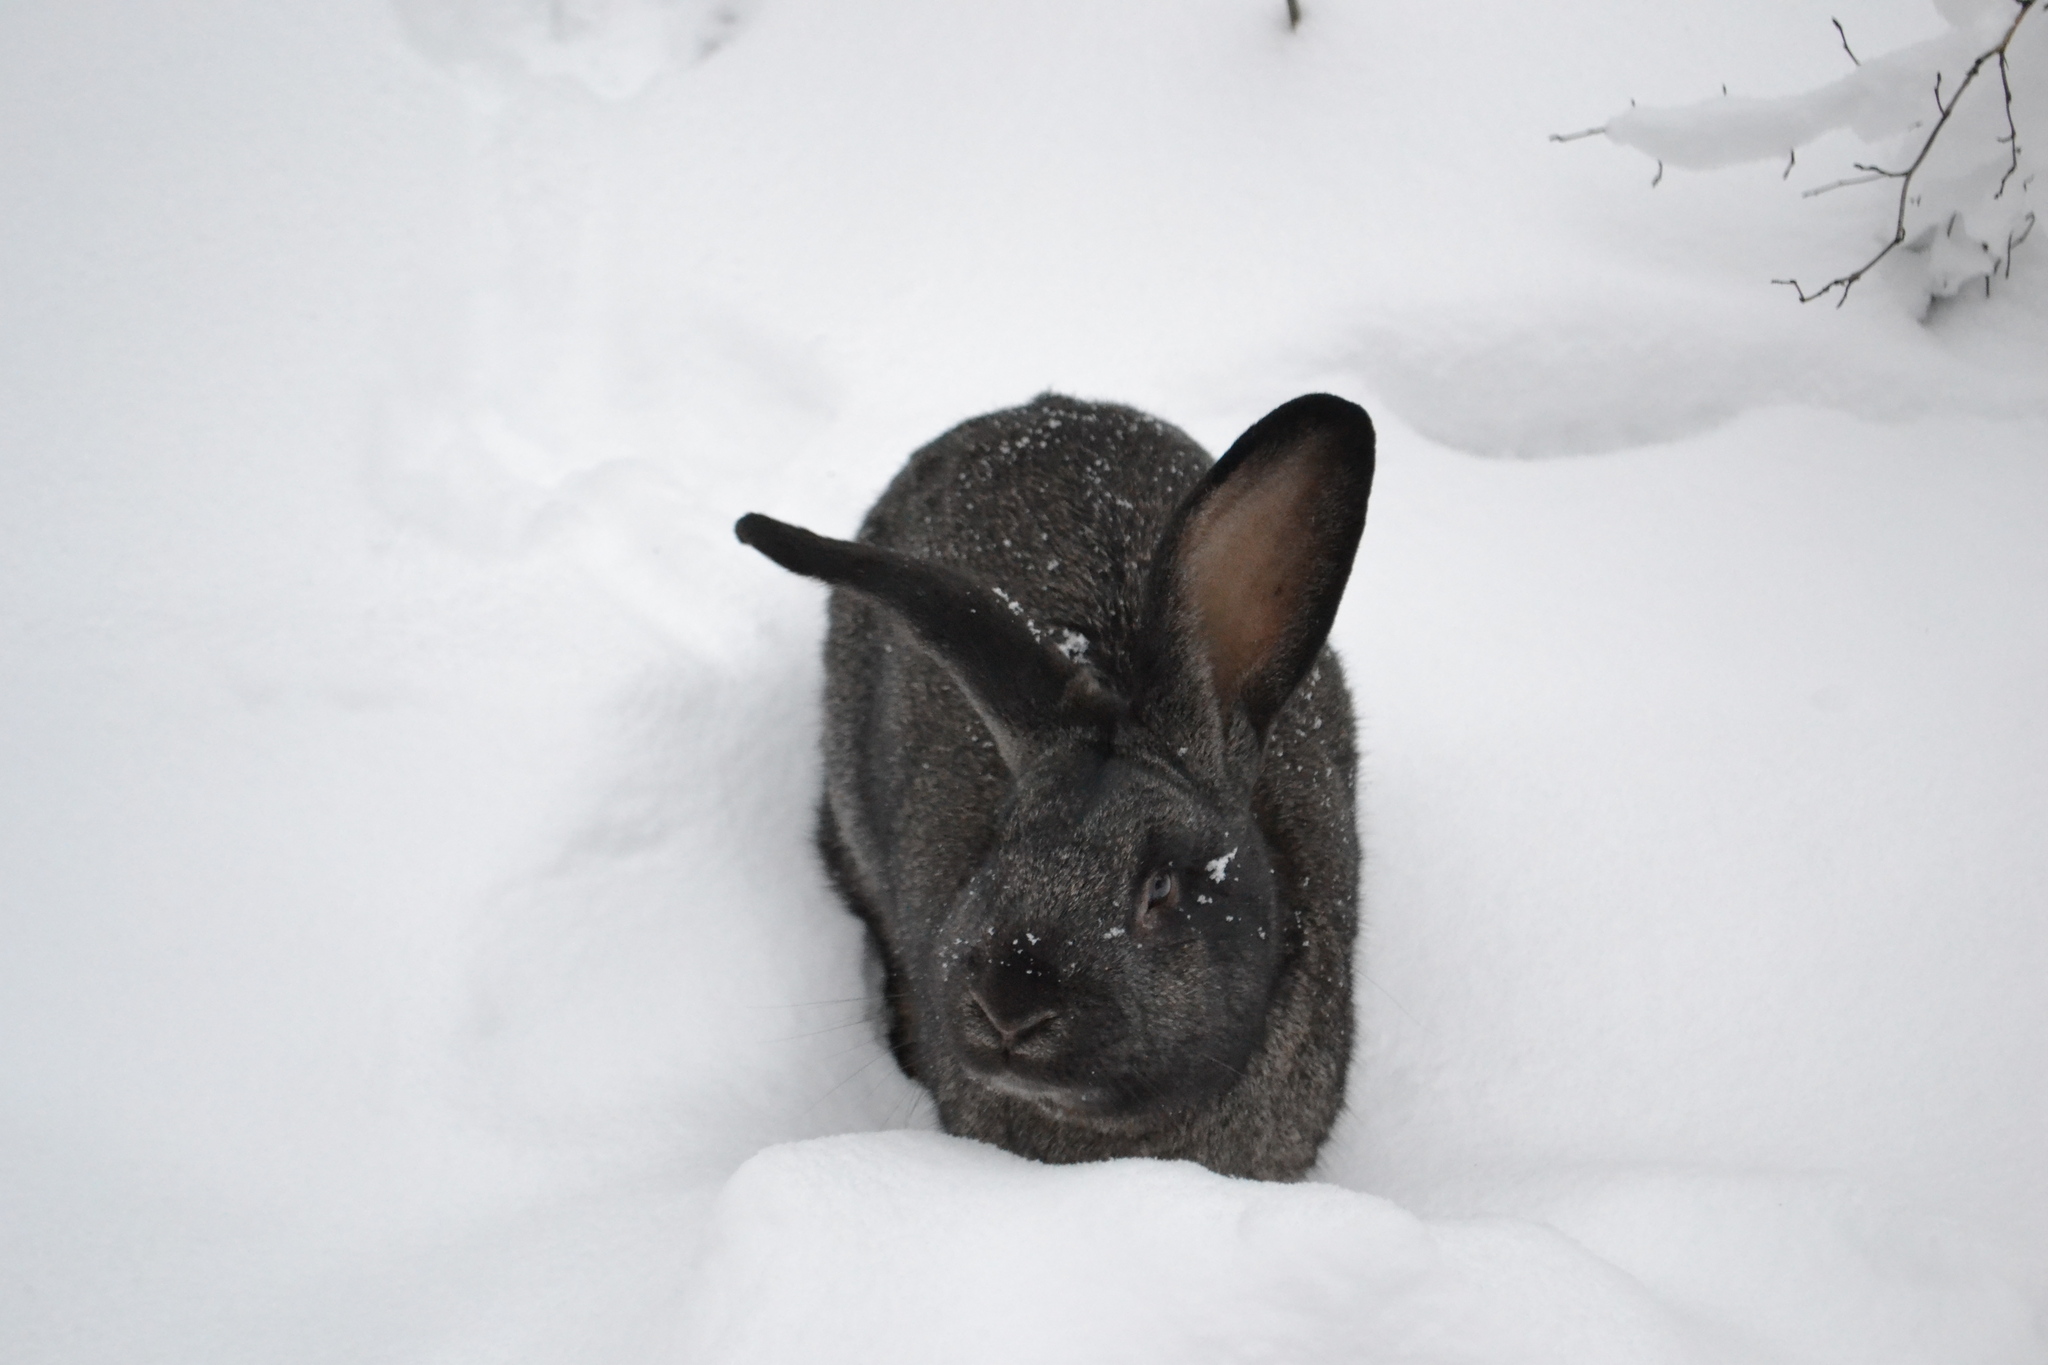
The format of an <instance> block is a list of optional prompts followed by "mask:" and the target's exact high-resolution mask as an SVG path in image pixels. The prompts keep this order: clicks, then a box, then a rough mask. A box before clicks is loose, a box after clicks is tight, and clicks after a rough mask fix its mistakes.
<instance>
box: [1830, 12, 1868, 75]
mask: <svg viewBox="0 0 2048 1365" xmlns="http://www.w3.org/2000/svg"><path fill="white" fill-rule="evenodd" d="M1828 22H1829V23H1831V24H1833V25H1834V26H1835V35H1836V36H1837V37H1839V38H1840V39H1841V40H1842V51H1844V52H1846V53H1848V54H1849V60H1850V61H1852V62H1855V63H1856V65H1858V66H1861V65H1863V61H1862V59H1861V58H1860V57H1858V56H1857V55H1856V50H1855V49H1854V48H1852V47H1850V46H1849V34H1848V33H1847V31H1846V30H1844V29H1843V28H1842V21H1841V20H1840V19H1830V20H1828Z"/></svg>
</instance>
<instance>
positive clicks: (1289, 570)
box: [1181, 459, 1317, 709]
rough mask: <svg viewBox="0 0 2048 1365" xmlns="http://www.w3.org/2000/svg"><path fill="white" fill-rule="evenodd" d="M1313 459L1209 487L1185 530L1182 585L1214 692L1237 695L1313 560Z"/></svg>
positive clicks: (1279, 632)
mask: <svg viewBox="0 0 2048 1365" xmlns="http://www.w3.org/2000/svg"><path fill="white" fill-rule="evenodd" d="M1315 465H1316V461H1315V460H1313V459H1290V460H1282V461H1280V462H1278V465H1277V467H1276V468H1273V469H1270V470H1266V471H1262V472H1261V473H1260V474H1259V475H1258V476H1256V477H1254V478H1247V477H1245V476H1244V475H1242V474H1241V475H1239V477H1238V478H1236V479H1232V480H1230V481H1229V482H1227V483H1226V484H1224V486H1223V487H1221V488H1219V489H1217V490H1216V492H1215V494H1214V495H1212V496H1211V498H1210V499H1209V502H1208V505H1207V506H1205V507H1203V508H1202V510H1201V512H1200V513H1199V514H1197V517H1196V520H1195V524H1194V525H1192V526H1190V527H1189V528H1188V529H1187V532H1186V533H1185V538H1184V539H1183V541H1182V544H1183V545H1184V546H1185V547H1186V548H1185V550H1184V551H1183V554H1182V559H1181V564H1182V568H1181V583H1182V590H1183V591H1184V592H1185V593H1186V594H1187V599H1186V600H1188V601H1189V602H1190V603H1191V604H1192V605H1193V606H1194V607H1195V609H1196V613H1197V615H1198V616H1199V618H1200V626H1199V631H1200V636H1201V639H1202V642H1203V645H1204V647H1205V648H1206V649H1207V651H1208V655H1209V667H1210V670H1211V673H1212V676H1213V678H1214V680H1215V685H1216V695H1217V696H1218V698H1220V699H1221V700H1222V702H1223V705H1224V706H1225V708H1226V709H1227V708H1229V707H1231V706H1234V705H1235V704H1236V703H1237V699H1238V695H1239V693H1240V692H1241V691H1242V690H1243V688H1244V685H1245V681H1246V679H1247V678H1248V677H1250V676H1251V675H1252V674H1253V673H1255V672H1256V671H1257V670H1258V669H1259V668H1260V667H1261V666H1262V665H1264V664H1265V663H1266V662H1267V661H1268V660H1270V659H1271V658H1272V657H1273V655H1274V653H1275V652H1276V651H1277V650H1278V649H1279V648H1280V646H1281V644H1282V643H1283V641H1284V639H1285V637H1286V634H1287V629H1288V627H1289V626H1290V625H1291V624H1293V622H1294V619H1295V613H1296V609H1297V608H1298V607H1299V606H1300V604H1301V597H1302V594H1303V592H1304V591H1306V590H1307V588H1308V586H1309V582H1310V579H1311V578H1312V577H1313V574H1312V569H1313V566H1314V564H1315V562H1316V542H1315V535H1314V521H1315V517H1314V497H1315V491H1316V487H1317V484H1316V480H1315V477H1314V475H1315Z"/></svg>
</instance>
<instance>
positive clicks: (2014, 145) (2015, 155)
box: [1991, 48, 2020, 259]
mask: <svg viewBox="0 0 2048 1365" xmlns="http://www.w3.org/2000/svg"><path fill="white" fill-rule="evenodd" d="M1998 84H1999V86H2000V88H2001V89H2003V90H2004V91H2005V137H2004V138H2003V139H2002V141H2004V143H2005V146H2006V150H2007V152H2008V153H2009V154H2010V156H2011V160H2010V161H2008V162H2007V163H2006V167H2005V174H2004V175H2001V176H1999V177H1998V193H1996V194H1994V195H1992V196H1991V197H1992V198H1993V199H2003V198H2005V182H2006V181H2008V180H2010V179H2012V173H2013V172H2014V171H2016V170H2018V169H2019V168H2020V130H2019V128H2018V127H2017V126H2015V125H2014V123H2013V121H2012V75H2011V73H2010V72H2008V71H2007V70H2006V65H2005V49H2003V48H2000V49H1999V52H1998ZM2008 259H2010V258H2008Z"/></svg>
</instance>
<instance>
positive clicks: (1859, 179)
mask: <svg viewBox="0 0 2048 1365" xmlns="http://www.w3.org/2000/svg"><path fill="white" fill-rule="evenodd" d="M1885 178H1886V177H1885V173H1884V172H1883V171H1879V172H1877V173H1876V174H1874V175H1852V176H1850V177H1849V178H1848V179H1847V180H1831V181H1829V182H1828V183H1827V184H1825V185H1815V186H1814V187H1813V188H1812V189H1810V190H1801V191H1800V192H1799V197H1800V198H1801V199H1811V198H1813V196H1815V195H1816V194H1826V193H1827V192H1828V191H1829V190H1839V189H1845V188H1847V187H1848V186H1850V185H1868V184H1869V183H1870V182H1871V181H1873V180H1883V179H1885Z"/></svg>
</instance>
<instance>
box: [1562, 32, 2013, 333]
mask: <svg viewBox="0 0 2048 1365" xmlns="http://www.w3.org/2000/svg"><path fill="white" fill-rule="evenodd" d="M1937 3H1938V4H1939V5H1940V7H1941V10H1942V13H1943V14H1944V15H1945V16H1946V17H1947V18H1948V19H1949V21H1950V24H1951V27H1950V28H1949V30H1948V31H1947V32H1946V33H1943V34H1940V35H1939V36H1937V37H1934V38H1930V39H1928V40H1926V41H1925V42H1920V43H1915V44H1913V45H1912V46H1910V47H1904V48H1901V49H1899V50H1898V51H1896V52H1891V53H1887V54H1886V55H1884V56H1881V57H1873V58H1869V59H1859V58H1858V57H1857V55H1856V53H1855V51H1854V50H1853V49H1852V48H1851V47H1850V46H1849V37H1848V34H1847V32H1846V31H1845V30H1844V29H1843V28H1842V25H1841V23H1840V22H1839V21H1836V22H1835V31H1836V34H1837V35H1838V36H1839V37H1840V39H1841V42H1842V51H1843V52H1844V53H1845V54H1846V55H1847V56H1848V58H1849V60H1850V61H1851V62H1852V63H1854V64H1855V65H1854V67H1853V68H1852V69H1851V70H1850V71H1849V72H1848V73H1847V74H1846V75H1844V76H1842V77H1841V78H1840V79H1839V80H1836V81H1833V82H1830V83H1829V84H1827V85H1824V86H1822V87H1820V88H1819V89H1817V90H1811V91H1807V92H1806V93H1804V94H1799V95H1791V96H1787V97H1785V98H1782V99H1746V98H1741V97H1737V96H1726V95H1724V96H1723V97H1721V98H1719V99H1711V100H1705V101H1702V102H1700V103H1698V104H1691V105H1685V106H1682V107H1678V108H1665V109H1652V108H1635V107H1631V108H1629V109H1626V110H1624V111H1622V112H1621V113H1618V114H1616V115H1615V116H1614V117H1613V118H1610V119H1609V120H1607V122H1606V123H1604V124H1602V125H1600V126H1599V127H1597V128H1588V129H1585V130H1584V131H1582V132H1577V133H1564V134H1553V136H1552V141H1556V142H1569V141H1573V140H1575V139H1578V138H1585V137H1593V136H1596V135H1605V136H1606V137H1607V139H1608V140H1609V141H1611V142H1616V143H1619V144H1620V145H1622V146H1624V147H1633V148H1635V149H1636V150H1638V151H1640V152H1643V153H1645V154H1646V155H1648V156H1652V157H1655V158H1656V159H1657V161H1658V163H1659V164H1658V175H1659V177H1660V178H1661V177H1662V175H1663V168H1664V167H1665V166H1682V167H1687V168H1691V169H1699V170H1711V169H1715V168H1718V167H1723V166H1732V165H1737V164H1739V163H1742V162H1747V161H1762V160H1771V161H1776V160H1777V159H1779V158H1781V157H1782V158H1784V160H1785V172H1784V176H1785V177H1790V175H1791V173H1792V169H1793V167H1794V166H1795V165H1796V164H1797V161H1798V149H1799V148H1800V147H1803V146H1805V145H1806V144H1807V143H1809V142H1812V141H1813V140H1815V139H1816V138H1819V137H1821V136H1822V135H1824V134H1826V133H1831V132H1834V131H1836V130H1838V129H1847V130H1848V131H1850V132H1852V133H1854V134H1855V135H1856V136H1857V137H1858V138H1859V139H1861V140H1862V141H1864V142H1866V143H1881V142H1886V141H1891V142H1892V143H1893V147H1892V151H1891V154H1890V155H1889V156H1887V157H1880V158H1873V159H1872V160H1871V161H1869V162H1856V163H1853V165H1852V167H1851V169H1852V170H1853V171H1855V172H1856V173H1855V174H1853V175H1844V176H1841V177H1838V178H1837V179H1835V180H1833V181H1830V182H1828V183H1826V184H1822V185H1818V186H1815V187H1813V188H1810V189H1807V190H1805V191H1804V192H1803V197H1806V198H1812V197H1813V196H1814V195H1817V194H1825V193H1828V192H1829V191H1832V190H1838V189H1843V188H1846V187H1848V186H1852V185H1864V184H1871V183H1875V182H1878V181H1896V182H1897V184H1898V201H1897V208H1896V212H1895V214H1894V216H1893V222H1892V225H1891V226H1892V231H1891V235H1890V237H1889V239H1888V240H1886V241H1885V242H1884V244H1883V246H1881V247H1880V248H1879V249H1878V250H1877V252H1876V254H1874V255H1873V256H1871V257H1870V258H1869V259H1868V260H1866V261H1864V262H1863V263H1862V264H1861V265H1860V266H1857V267H1856V268H1855V269H1853V270H1848V271H1845V272H1843V273H1842V274H1840V275H1837V276H1836V277H1835V278H1833V279H1831V280H1829V281H1828V282H1827V283H1826V284H1824V285H1821V286H1820V287H1819V288H1817V289H1812V290H1809V289H1807V288H1806V287H1805V286H1804V285H1802V284H1800V282H1799V281H1798V280H1796V279H1787V280H1777V281H1774V283H1777V284H1786V285H1790V286H1791V287H1792V288H1793V289H1794V290H1795V291H1796V292H1797V293H1798V295H1799V300H1800V302H1802V303H1811V302H1813V301H1814V300H1816V299H1820V298H1825V297H1826V296H1827V295H1829V294H1831V293H1832V294H1835V295H1836V303H1837V305H1839V304H1841V303H1844V302H1847V300H1848V297H1849V291H1850V289H1852V288H1853V287H1854V286H1855V285H1856V283H1857V281H1859V280H1861V279H1862V278H1863V277H1864V276H1865V275H1866V274H1867V273H1868V272H1869V271H1870V270H1871V269H1873V268H1874V267H1875V266H1876V265H1877V263H1878V262H1880V261H1882V260H1884V259H1885V258H1886V257H1887V256H1889V255H1891V253H1892V252H1893V251H1894V250H1895V249H1897V248H1899V247H1904V248H1905V249H1906V251H1908V252H1909V253H1918V254H1920V255H1922V256H1923V257H1924V258H1925V264H1926V270H1927V280H1926V285H1927V291H1928V295H1929V296H1930V297H1946V296H1948V295H1952V294H1955V293H1957V292H1958V291H1960V290H1961V289H1962V288H1963V287H1965V286H1966V285H1969V284H1972V283H1975V282H1978V281H1981V282H1982V283H1983V286H1984V289H1985V291H1986V292H1987V293H1988V292H1989V291H1990V288H1991V281H1992V279H1994V278H1995V277H1997V276H1998V274H1999V273H2000V272H2001V271H2003V272H2004V273H2005V274H2006V275H2007V276H2008V277H2009V276H2010V274H2011V272H2012V250H2013V248H2014V247H2016V246H2018V245H2019V244H2020V243H2021V242H2023V241H2025V240H2026V238H2027V236H2028V234H2029V233H2030V232H2031V231H2032V230H2033V226H2034V214H2033V212H2032V211H2031V210H2030V209H2029V208H2028V207H2027V204H2026V198H2027V191H2028V189H2029V188H2030V187H2031V185H2032V181H2033V177H2032V176H2031V175H2027V176H2019V178H2018V180H2017V182H2015V176H2018V175H2019V170H2020V155H2021V149H2020V142H2019V129H2018V127H2017V126H2016V125H2015V123H2014V122H2013V116H2012V66H2011V61H2010V55H2009V54H2010V49H2011V47H2012V42H2013V38H2014V36H2015V35H2016V34H2017V33H2018V32H2019V29H2020V25H2021V24H2022V23H2023V22H2024V21H2025V19H2026V17H2027V16H2028V15H2029V14H2030V13H2032V12H2033V10H2034V8H2035V7H2036V5H2037V4H2039V3H2040V0H1937ZM1956 73H1960V74H1959V75H1957V74H1956ZM1993 73H1995V74H1996V76H1997V78H1998V79H1997V84H1996V87H1995V89H1996V92H1997V96H1998V97H2002V98H1996V97H1993V96H1991V95H1988V94H1984V93H1980V94H1978V95H1976V96H1974V97H1972V98H1971V100H1970V111H1969V113H1968V114H1967V116H1966V119H1967V121H1968V122H1969V123H1970V125H1971V127H1970V130H1969V131H1968V132H1965V133H1963V134H1960V135H1959V136H1960V137H1961V138H1962V140H1963V143H1962V149H1961V151H1956V150H1954V149H1953V148H1952V147H1951V146H1950V145H1948V144H1944V145H1943V150H1942V154H1941V156H1940V157H1939V158H1935V157H1934V153H1935V149H1936V145H1937V143H1940V142H1941V139H1942V135H1943V134H1944V133H1945V132H1949V131H1950V129H1951V125H1952V124H1954V123H1957V122H1958V119H1957V111H1958V109H1959V108H1960V107H1962V105H1963V104H1964V100H1965V96H1969V95H1970V93H1971V91H1972V89H1973V87H1978V86H1980V85H1981V86H1983V87H1984V89H1985V90H1986V91H1989V90H1991V89H1992V88H1993V87H1992V86H1991V83H1990V80H1989V77H1990V75H1991V74H1993ZM1980 78H1981V79H1980ZM1986 141H1988V142H1989V143H1990V144H1992V145H1995V146H1996V147H1997V149H1998V150H1997V153H1996V155H1995V156H1991V157H1988V158H1987V157H1986V156H1984V155H1982V144H1983V143H1984V142H1986ZM1957 142H1958V135H1951V137H1950V138H1949V144H1956V143H1957ZM1973 153H1974V155H1973ZM1931 160H1938V161H1939V163H1940V165H1939V168H1937V167H1936V166H1934V165H1931V164H1930V162H1931Z"/></svg>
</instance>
